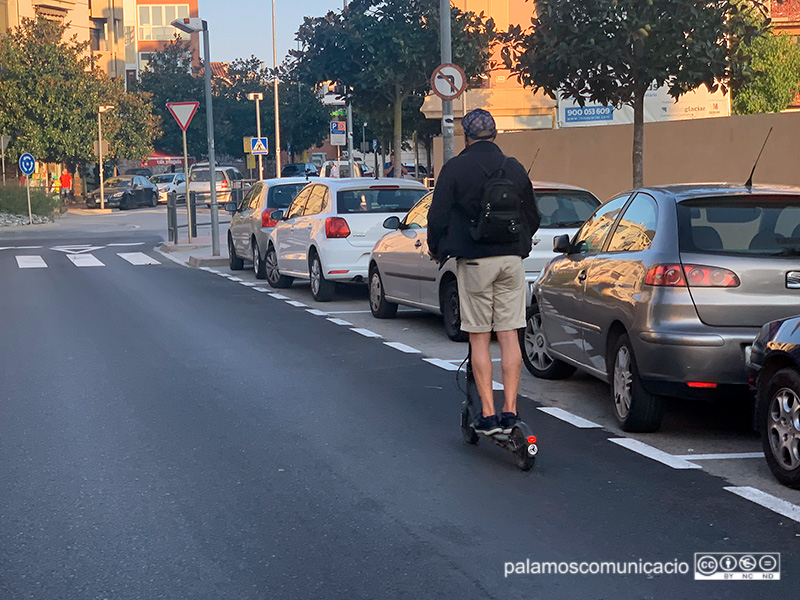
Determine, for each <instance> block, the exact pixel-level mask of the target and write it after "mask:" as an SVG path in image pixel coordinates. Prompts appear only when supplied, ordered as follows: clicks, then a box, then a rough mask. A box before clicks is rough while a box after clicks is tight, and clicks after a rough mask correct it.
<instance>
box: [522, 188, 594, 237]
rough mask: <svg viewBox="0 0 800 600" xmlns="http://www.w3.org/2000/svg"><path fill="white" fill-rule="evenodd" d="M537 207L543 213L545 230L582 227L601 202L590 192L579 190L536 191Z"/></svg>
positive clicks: (542, 226)
mask: <svg viewBox="0 0 800 600" xmlns="http://www.w3.org/2000/svg"><path fill="white" fill-rule="evenodd" d="M535 194H536V206H538V207H539V212H540V213H542V222H541V224H540V225H539V227H540V228H543V229H561V228H569V227H580V226H581V225H583V222H584V221H586V219H588V218H589V217H590V216H592V213H593V212H594V210H595V209H596V208H597V207H598V206H600V201H599V200H598V199H597V198H595V197H594V196H592V195H591V194H590V193H588V192H581V191H577V190H536V191H535Z"/></svg>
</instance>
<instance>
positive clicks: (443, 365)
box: [422, 358, 458, 371]
mask: <svg viewBox="0 0 800 600" xmlns="http://www.w3.org/2000/svg"><path fill="white" fill-rule="evenodd" d="M422 360H424V361H425V362H426V363H431V364H432V365H433V366H435V367H439V368H440V369H444V370H445V371H458V366H457V365H454V364H453V363H451V362H450V361H449V360H443V359H441V358H423V359H422Z"/></svg>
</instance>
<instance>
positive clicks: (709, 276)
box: [644, 265, 740, 287]
mask: <svg viewBox="0 0 800 600" xmlns="http://www.w3.org/2000/svg"><path fill="white" fill-rule="evenodd" d="M644 282H645V284H647V285H654V286H662V287H687V284H688V286H689V287H738V285H739V283H740V282H739V277H737V275H736V273H734V272H733V271H729V270H728V269H723V268H721V267H708V266H705V265H653V266H652V267H650V268H649V269H648V270H647V275H645V278H644Z"/></svg>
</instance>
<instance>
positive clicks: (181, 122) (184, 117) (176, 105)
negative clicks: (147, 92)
mask: <svg viewBox="0 0 800 600" xmlns="http://www.w3.org/2000/svg"><path fill="white" fill-rule="evenodd" d="M198 106H200V103H199V102H167V108H168V109H169V112H171V113H172V116H173V117H175V120H176V121H177V122H178V126H179V127H180V128H181V129H183V130H184V131H186V128H187V127H189V123H191V122H192V117H194V113H196V112H197V107H198Z"/></svg>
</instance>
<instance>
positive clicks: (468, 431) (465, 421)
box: [461, 406, 480, 445]
mask: <svg viewBox="0 0 800 600" xmlns="http://www.w3.org/2000/svg"><path fill="white" fill-rule="evenodd" d="M461 435H463V436H464V441H465V442H467V443H468V444H473V445H474V444H477V443H478V441H479V440H480V436H479V435H478V434H477V432H476V431H475V429H473V427H472V425H471V423H470V416H469V407H467V406H464V407H462V408H461Z"/></svg>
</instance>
